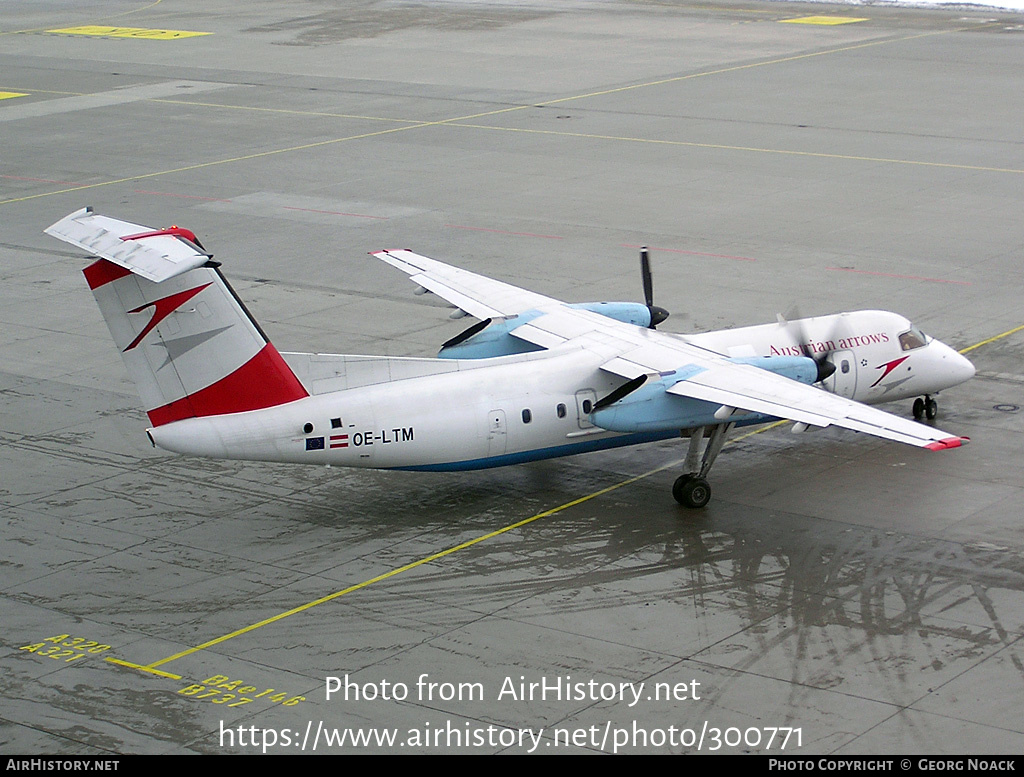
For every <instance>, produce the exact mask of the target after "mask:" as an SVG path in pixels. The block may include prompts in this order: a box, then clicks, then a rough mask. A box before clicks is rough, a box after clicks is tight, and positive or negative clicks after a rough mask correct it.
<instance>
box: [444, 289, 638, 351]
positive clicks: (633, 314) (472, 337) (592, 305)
mask: <svg viewBox="0 0 1024 777" xmlns="http://www.w3.org/2000/svg"><path fill="white" fill-rule="evenodd" d="M569 307H571V308H576V309H577V310H589V311H590V312H591V313H597V314H599V315H602V316H605V317H607V318H613V319H615V320H616V321H621V322H622V323H624V324H632V325H633V326H639V327H648V326H650V323H651V310H650V308H648V307H647V306H646V305H644V304H642V303H639V302H579V303H576V304H573V305H569ZM539 315H541V313H540V311H537V310H528V311H526V312H524V313H520V314H519V315H517V316H509V317H508V318H501V319H497V320H496V321H490V322H488V323H486V324H484V325H483V327H481V324H483V322H480V323H477V324H474V325H473V326H471V327H470V328H469V329H467V330H466V331H465V332H463V333H462V334H460V335H457V336H455V337H453V338H452V339H451V340H449V341H448V342H447V343H445V344H444V345H442V346H441V350H440V352H438V354H437V355H438V357H440V358H442V359H492V358H494V357H496V356H511V355H512V354H516V353H530V352H531V351H540V350H543V349H542V348H541V347H540V346H539V345H534V344H533V343H528V342H526V341H525V340H521V339H520V338H518V337H515V336H513V335H512V334H511V332H512V331H513V330H514V329H515V328H516V327H520V326H522V325H523V324H526V323H529V322H530V321H533V319H535V318H537V316H539Z"/></svg>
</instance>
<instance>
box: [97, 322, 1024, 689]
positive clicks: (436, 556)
mask: <svg viewBox="0 0 1024 777" xmlns="http://www.w3.org/2000/svg"><path fill="white" fill-rule="evenodd" d="M1021 331H1024V326H1021V327H1017V328H1015V329H1012V330H1009V331H1007V332H1004V333H1002V334H1000V335H996V336H995V337H990V338H988V339H987V340H982V341H981V342H980V343H975V344H974V345H971V346H968V347H967V348H964V349H962V350H961V353H967V352H969V351H973V350H974V349H975V348H980V347H981V346H983V345H988V344H989V343H993V342H995V341H996V340H1000V339H1002V338H1005V337H1008V336H1010V335H1013V334H1014V333H1016V332H1021ZM788 423H790V421H786V420H783V421H776V422H775V423H773V424H768V425H767V426H762V427H758V428H757V429H754V430H752V431H750V432H746V433H745V434H740V435H739V436H737V437H733V438H732V439H730V440H728V441H727V443H726V444H734V443H736V442H740V441H741V440H745V439H748V438H750V437H753V436H754V435H756V434H763V433H764V432H767V431H770V430H772V429H778V428H779V427H782V426H785V425H786V424H788ZM685 461H686V460H685V459H677V460H675V461H672V462H669V463H668V464H663V465H662V466H660V467H655V468H654V469H652V470H648V471H647V472H643V473H641V474H639V475H635V476H633V477H630V478H627V479H626V480H621V481H620V482H617V483H614V484H612V485H609V486H606V487H605V488H601V489H599V490H596V491H593V492H592V493H588V494H587V495H585V497H581V498H579V499H575V500H572V501H571V502H566V503H565V504H563V505H559V506H558V507H555V508H551V509H550V510H545V511H544V512H542V513H537V514H536V515H532V516H530V517H529V518H524V519H523V520H521V521H516V522H515V523H510V524H509V525H508V526H504V527H502V528H500V529H496V530H495V531H490V532H487V533H486V534H481V535H480V536H478V537H475V538H473V539H469V541H467V542H465V543H462V544H460V545H456V546H453V547H452V548H449V549H446V550H443V551H438V552H437V553H433V554H431V555H429V556H425V557H424V558H422V559H419V560H418V561H413V562H411V563H409V564H406V565H403V566H399V567H396V568H395V569H391V570H390V571H387V572H384V573H383V574H378V575H377V576H376V577H371V578H370V579H367V580H364V581H362V582H357V584H355V585H354V586H349V587H348V588H346V589H342V590H341V591H336V592H334V593H333V594H328V595H327V596H324V597H321V598H319V599H314V600H313V601H311V602H307V603H306V604H302V605H299V606H298V607H293V608H292V609H290V610H286V611H285V612H281V613H278V614H276V615H273V616H271V617H268V618H265V619H263V620H260V621H258V622H255V623H251V624H249V625H247V627H243V628H242V629H238V630H236V631H233V632H230V633H229V634H225V635H223V636H221V637H216V638H214V639H212V640H209V641H208V642H204V643H203V644H202V645H197V646H196V647H191V648H187V649H186V650H182V651H180V652H178V653H174V654H173V655H169V656H167V657H166V658H161V659H160V660H157V661H153V663H150V664H148V665H142V664H137V663H129V662H128V661H122V660H120V659H117V658H108V659H106V660H108V661H110V662H111V663H116V664H119V665H122V666H128V667H129V668H133V670H138V671H140V672H148V673H152V674H154V675H160V676H161V677H167V678H171V679H174V680H180V679H181V676H179V675H171V674H169V673H166V672H161V671H159V670H157V668H156V667H157V666H162V665H164V664H165V663H170V662H171V661H176V660H177V659H179V658H184V657H185V656H188V655H193V654H194V653H198V652H200V651H201V650H205V649H207V648H210V647H213V646H214V645H220V644H222V643H224V642H227V641H228V640H231V639H233V638H236V637H241V636H242V635H244V634H249V633H250V632H254V631H256V630H257V629H261V628H263V627H264V625H269V624H270V623H276V622H278V621H279V620H284V619H285V618H287V617H289V616H291V615H295V614H298V613H299V612H305V611H306V610H309V609H312V608H313V607H315V606H317V605H319V604H326V603H327V602H332V601H334V600H335V599H338V598H340V597H343V596H345V595H346V594H351V593H353V592H355V591H360V590H362V589H365V588H369V587H370V586H373V585H374V584H375V582H381V581H383V580H386V579H388V578H390V577H395V576H396V575H399V574H401V573H402V572H408V571H410V570H411V569H416V568H417V567H420V566H423V565H424V564H429V563H430V562H432V561H438V560H440V559H442V558H445V557H447V556H451V555H452V554H454V553H458V552H459V551H464V550H466V549H467V548H472V547H473V546H474V545H479V544H480V543H483V542H485V541H487V539H492V538H494V537H496V536H500V535H502V534H504V533H506V532H509V531H512V530H513V529H517V528H520V527H522V526H526V525H527V524H530V523H534V522H535V521H539V520H541V519H542V518H550V517H551V516H553V515H556V514H557V513H561V512H563V511H565V510H568V509H569V508H571V507H575V506H577V505H582V504H584V503H585V502H590V501H591V500H593V499H596V498H597V497H602V495H604V494H605V493H610V492H611V491H614V490H616V489H618V488H623V487H624V486H627V485H631V484H633V483H636V482H639V481H641V480H644V479H646V478H648V477H650V476H651V475H656V474H657V473H659V472H664V471H665V470H668V469H672V468H674V467H678V466H679V465H681V464H682V463H683V462H685Z"/></svg>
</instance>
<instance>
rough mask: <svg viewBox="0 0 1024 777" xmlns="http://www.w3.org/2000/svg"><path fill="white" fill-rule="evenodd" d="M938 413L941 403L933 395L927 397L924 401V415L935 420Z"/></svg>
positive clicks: (930, 419)
mask: <svg viewBox="0 0 1024 777" xmlns="http://www.w3.org/2000/svg"><path fill="white" fill-rule="evenodd" d="M938 414H939V403H938V402H936V401H935V400H934V399H932V398H931V397H928V399H926V400H925V402H924V417H925V418H927V419H928V420H929V421H934V420H935V416H937V415H938Z"/></svg>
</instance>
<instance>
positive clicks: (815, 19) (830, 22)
mask: <svg viewBox="0 0 1024 777" xmlns="http://www.w3.org/2000/svg"><path fill="white" fill-rule="evenodd" d="M866 21H867V19H854V18H853V17H851V16H801V17H800V18H799V19H780V20H779V24H820V25H822V26H828V27H831V26H834V25H836V24H852V23H853V22H866Z"/></svg>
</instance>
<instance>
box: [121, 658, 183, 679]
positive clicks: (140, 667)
mask: <svg viewBox="0 0 1024 777" xmlns="http://www.w3.org/2000/svg"><path fill="white" fill-rule="evenodd" d="M107 661H108V662H109V663H111V664H117V665H118V666H125V667H128V668H129V669H137V670H138V671H140V672H147V673H149V674H155V675H156V676H157V677H167V678H170V679H171V680H180V679H181V675H180V674H171V673H170V672H161V671H160V670H159V669H154V668H153V667H151V666H143V665H142V664H133V663H130V662H128V661H122V660H121V659H120V658H108V659H107Z"/></svg>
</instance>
